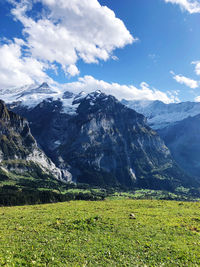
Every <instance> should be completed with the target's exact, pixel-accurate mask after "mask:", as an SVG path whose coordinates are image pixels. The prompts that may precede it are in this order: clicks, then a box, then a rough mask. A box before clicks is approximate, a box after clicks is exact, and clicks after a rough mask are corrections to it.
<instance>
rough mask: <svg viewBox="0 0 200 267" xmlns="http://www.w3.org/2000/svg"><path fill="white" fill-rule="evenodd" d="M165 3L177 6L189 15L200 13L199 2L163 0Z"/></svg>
mask: <svg viewBox="0 0 200 267" xmlns="http://www.w3.org/2000/svg"><path fill="white" fill-rule="evenodd" d="M165 2H166V3H172V4H178V5H180V6H181V8H182V9H184V10H187V11H188V12H189V13H190V14H193V13H200V1H199V0H165Z"/></svg>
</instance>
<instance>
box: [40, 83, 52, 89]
mask: <svg viewBox="0 0 200 267" xmlns="http://www.w3.org/2000/svg"><path fill="white" fill-rule="evenodd" d="M39 88H45V89H46V88H50V87H49V85H48V83H46V82H43V83H42V84H41V85H40V86H39Z"/></svg>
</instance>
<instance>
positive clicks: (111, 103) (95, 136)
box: [18, 91, 189, 190]
mask: <svg viewBox="0 0 200 267" xmlns="http://www.w3.org/2000/svg"><path fill="white" fill-rule="evenodd" d="M73 105H76V106H77V109H76V112H75V114H73V115H70V114H66V113H63V108H62V102H61V101H59V100H57V101H53V100H51V99H49V100H45V101H43V102H42V103H40V104H39V105H37V106H36V107H35V108H33V109H31V110H29V109H21V110H20V109H18V112H21V114H22V113H23V115H24V116H26V117H27V118H28V120H29V121H30V122H31V124H30V125H31V130H32V132H33V134H34V137H35V138H36V140H37V141H38V143H39V144H40V146H41V147H42V148H43V150H44V151H45V152H46V154H47V155H48V156H49V157H50V158H51V159H52V160H53V161H54V162H55V164H56V165H57V166H58V167H60V168H67V167H68V168H70V172H71V173H72V175H73V179H74V180H76V181H78V182H84V183H89V184H95V185H118V184H120V185H125V186H128V187H142V188H156V189H168V190H171V189H173V188H174V187H176V186H177V185H181V184H187V183H189V178H188V177H187V176H186V175H185V174H184V173H183V172H182V171H181V170H180V169H179V167H178V166H177V165H176V163H175V162H174V161H173V160H172V158H171V154H170V152H169V150H168V149H167V147H166V146H165V145H164V142H163V141H162V140H161V139H160V137H159V136H158V134H157V133H156V132H155V131H153V130H152V129H151V128H150V127H149V126H147V124H146V119H145V117H144V116H143V115H141V114H138V113H137V112H135V111H134V110H132V109H129V108H127V107H126V106H124V105H123V104H121V103H120V102H118V101H117V100H116V99H115V98H114V97H112V96H107V95H105V94H102V93H101V92H99V91H96V92H94V93H91V94H89V95H87V96H85V97H80V98H77V99H75V100H74V102H73Z"/></svg>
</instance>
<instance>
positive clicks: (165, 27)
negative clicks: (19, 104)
mask: <svg viewBox="0 0 200 267" xmlns="http://www.w3.org/2000/svg"><path fill="white" fill-rule="evenodd" d="M199 26H200V0H99V1H97V0H0V59H1V60H0V88H3V89H5V88H13V87H18V86H23V85H27V84H33V83H42V82H48V83H49V84H50V85H55V86H57V87H61V88H64V89H65V88H66V89H68V88H70V89H71V90H74V91H78V90H80V91H81V90H84V91H86V92H90V91H94V90H98V89H100V90H102V91H103V92H105V93H109V94H113V95H115V96H116V97H117V98H118V99H122V98H126V99H149V100H161V101H163V102H165V103H170V102H179V101H200V45H199V44H200V27H199ZM13 90H14V89H13Z"/></svg>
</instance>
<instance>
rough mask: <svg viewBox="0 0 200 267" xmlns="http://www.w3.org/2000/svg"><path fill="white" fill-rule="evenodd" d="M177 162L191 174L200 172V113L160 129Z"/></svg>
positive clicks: (196, 174) (197, 175) (195, 174)
mask: <svg viewBox="0 0 200 267" xmlns="http://www.w3.org/2000/svg"><path fill="white" fill-rule="evenodd" d="M159 134H160V136H161V137H162V138H163V139H164V140H165V144H166V145H167V146H168V147H169V149H170V151H171V153H172V155H173V157H174V158H175V159H176V161H177V163H178V164H179V165H180V166H181V167H182V168H183V169H184V170H185V171H186V172H187V173H189V174H192V175H194V176H196V177H199V174H200V114H199V115H197V116H194V117H188V118H186V119H184V120H182V121H179V122H177V123H176V124H173V125H169V126H168V127H166V128H163V129H160V130H159Z"/></svg>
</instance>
